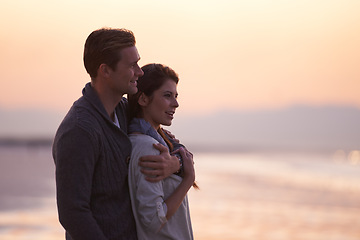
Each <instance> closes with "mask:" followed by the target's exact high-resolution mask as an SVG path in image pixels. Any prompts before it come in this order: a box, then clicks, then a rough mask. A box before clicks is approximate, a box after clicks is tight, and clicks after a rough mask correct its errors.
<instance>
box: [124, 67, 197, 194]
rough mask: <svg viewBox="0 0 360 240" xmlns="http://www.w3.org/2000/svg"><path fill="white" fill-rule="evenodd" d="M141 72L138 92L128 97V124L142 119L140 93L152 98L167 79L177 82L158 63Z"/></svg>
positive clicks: (170, 145) (176, 75)
mask: <svg viewBox="0 0 360 240" xmlns="http://www.w3.org/2000/svg"><path fill="white" fill-rule="evenodd" d="M141 70H142V71H143V72H144V75H143V76H141V77H139V79H138V82H137V88H138V92H137V93H135V94H132V95H130V94H129V95H128V101H129V122H130V121H131V120H132V119H133V118H136V117H138V118H142V117H143V112H142V108H141V106H140V105H139V103H138V100H139V98H140V96H141V94H142V93H144V94H145V95H146V96H148V97H149V98H150V99H151V98H152V96H153V93H154V92H155V91H156V90H158V89H159V88H161V86H162V85H163V84H164V83H165V82H166V81H167V80H169V79H171V80H173V81H174V82H175V83H176V84H178V82H179V77H178V74H177V73H176V72H175V71H174V70H173V69H171V68H170V67H168V66H164V65H162V64H159V63H151V64H147V65H145V66H143V67H142V68H141ZM157 131H158V133H159V134H160V136H161V137H162V138H163V139H164V140H165V142H166V144H167V145H168V147H169V149H170V152H171V151H173V150H174V146H173V144H172V143H171V141H170V140H169V138H168V137H167V136H166V134H165V133H164V132H163V130H162V129H161V128H159V129H158V130H157ZM193 186H194V188H196V189H199V187H198V185H197V184H196V183H195V182H194V184H193Z"/></svg>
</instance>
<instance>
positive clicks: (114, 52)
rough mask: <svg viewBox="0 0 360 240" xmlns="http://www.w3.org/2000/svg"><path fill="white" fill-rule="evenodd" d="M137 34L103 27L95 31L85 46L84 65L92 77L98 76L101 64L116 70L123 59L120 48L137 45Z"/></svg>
mask: <svg viewBox="0 0 360 240" xmlns="http://www.w3.org/2000/svg"><path fill="white" fill-rule="evenodd" d="M135 43H136V41H135V36H134V34H133V32H132V31H130V30H127V29H123V28H121V29H113V28H101V29H98V30H95V31H93V32H92V33H91V34H90V35H89V36H88V38H87V39H86V42H85V46H84V65H85V69H86V71H87V72H88V73H89V75H90V77H91V79H94V78H96V77H97V70H98V68H99V66H100V65H101V64H103V63H104V64H106V65H108V66H109V67H110V68H111V69H113V70H115V68H116V64H117V63H118V61H120V60H121V54H120V50H122V49H124V48H126V47H132V46H135Z"/></svg>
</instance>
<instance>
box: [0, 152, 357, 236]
mask: <svg viewBox="0 0 360 240" xmlns="http://www.w3.org/2000/svg"><path fill="white" fill-rule="evenodd" d="M356 154H357V153H356V152H355V153H354V152H352V153H344V152H336V153H333V154H319V153H317V154H315V153H301V152H300V153H284V152H259V153H256V152H254V153H241V152H240V153H204V152H201V153H200V152H198V153H196V152H194V160H195V167H196V178H197V182H198V185H199V186H200V190H194V189H192V190H190V192H189V201H190V206H191V214H192V223H193V229H194V235H195V239H198V240H213V239H243V240H250V239H251V240H265V239H266V240H359V239H360V157H359V156H358V155H356ZM0 239H1V240H32V239H34V240H35V239H36V240H41V239H46V240H58V239H64V231H63V229H62V227H61V225H60V224H59V222H58V220H57V212H56V203H55V181H54V164H53V160H52V157H51V150H50V146H14V147H0Z"/></svg>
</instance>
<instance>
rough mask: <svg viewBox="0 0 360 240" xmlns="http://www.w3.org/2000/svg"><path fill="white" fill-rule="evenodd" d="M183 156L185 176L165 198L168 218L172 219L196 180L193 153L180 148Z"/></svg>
mask: <svg viewBox="0 0 360 240" xmlns="http://www.w3.org/2000/svg"><path fill="white" fill-rule="evenodd" d="M178 151H179V152H180V154H181V156H182V158H183V164H184V177H183V180H182V182H181V183H180V184H179V186H178V187H177V188H176V190H175V191H174V192H173V193H172V194H171V195H170V196H169V197H168V198H167V199H166V200H165V203H166V206H167V213H166V219H170V218H171V217H172V216H173V215H174V214H175V212H176V211H177V209H178V208H179V207H180V204H181V203H182V201H183V200H184V198H185V196H186V194H187V192H188V191H189V189H190V188H191V186H192V185H193V184H194V182H195V170H194V162H193V156H192V154H191V153H190V152H189V151H187V150H186V149H184V148H180V149H179V150H178Z"/></svg>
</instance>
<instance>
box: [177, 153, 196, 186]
mask: <svg viewBox="0 0 360 240" xmlns="http://www.w3.org/2000/svg"><path fill="white" fill-rule="evenodd" d="M178 152H179V153H180V155H181V157H182V159H183V168H184V181H185V180H186V181H189V182H191V185H193V183H194V182H195V169H194V160H193V154H192V153H191V152H190V151H188V150H187V149H186V148H183V147H181V148H179V149H178V150H176V151H174V152H173V153H178Z"/></svg>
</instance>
